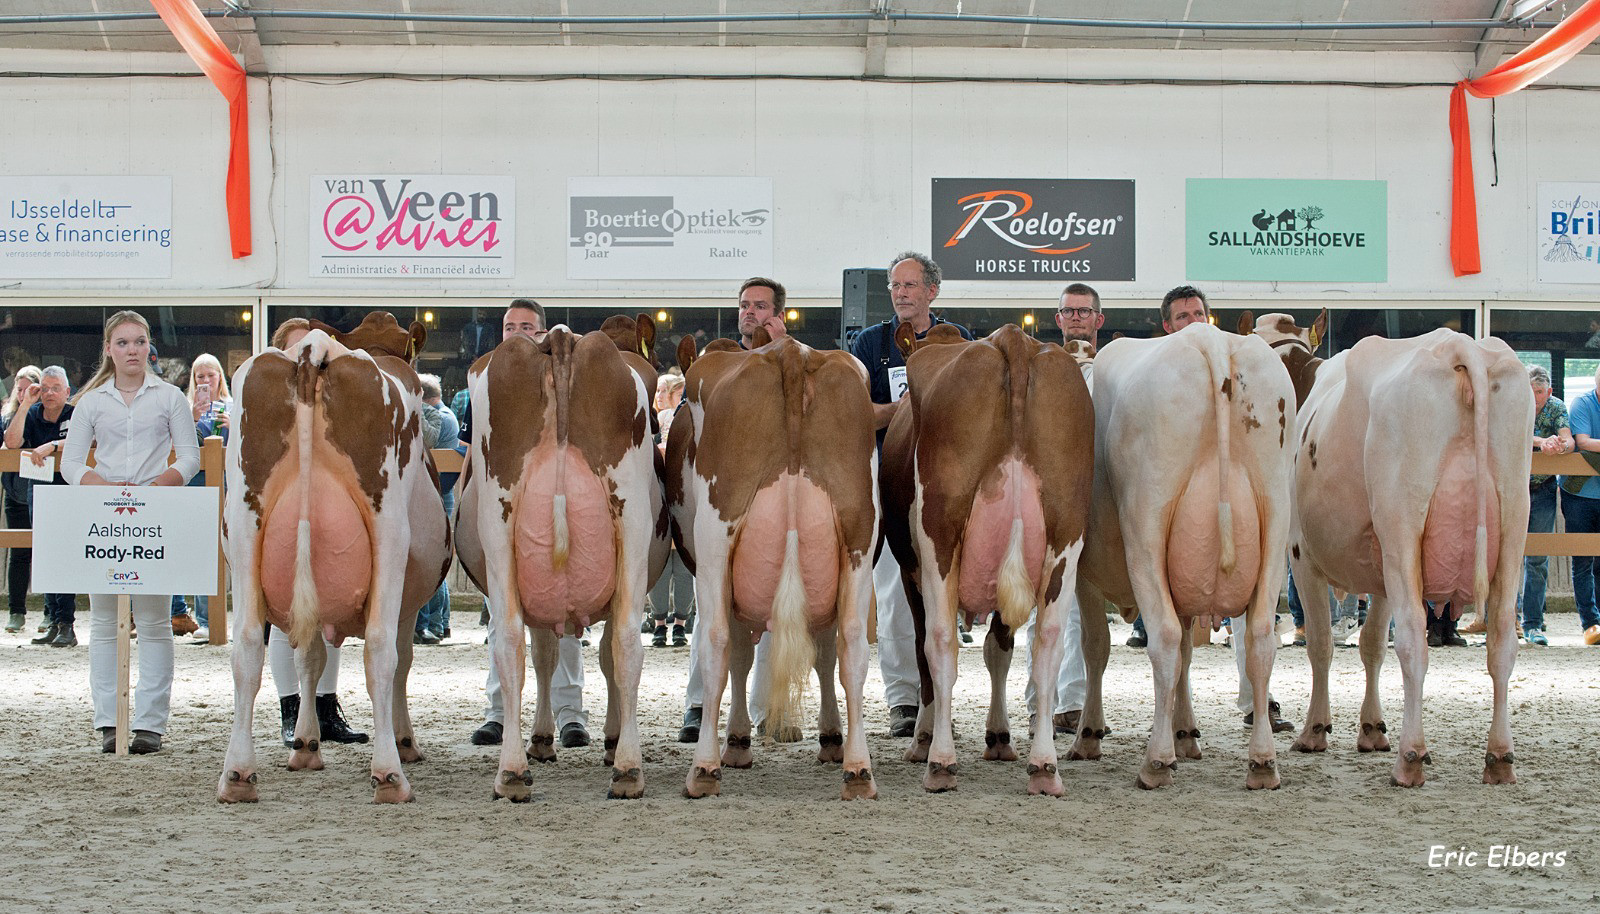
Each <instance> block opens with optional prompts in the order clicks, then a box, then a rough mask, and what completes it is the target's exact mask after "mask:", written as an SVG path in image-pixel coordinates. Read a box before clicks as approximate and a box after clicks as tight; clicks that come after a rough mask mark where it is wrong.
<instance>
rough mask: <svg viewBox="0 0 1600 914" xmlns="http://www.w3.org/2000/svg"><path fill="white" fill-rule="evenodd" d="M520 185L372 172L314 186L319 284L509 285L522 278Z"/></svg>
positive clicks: (314, 270) (499, 179) (316, 180)
mask: <svg viewBox="0 0 1600 914" xmlns="http://www.w3.org/2000/svg"><path fill="white" fill-rule="evenodd" d="M516 198H517V189H516V181H515V180H514V179H512V178H510V177H504V176H499V175H392V174H369V173H366V172H360V173H351V174H344V175H317V176H314V177H313V178H312V179H311V206H310V210H311V234H310V242H309V248H310V252H311V275H312V276H314V277H316V278H318V279H335V278H346V279H422V280H437V279H507V278H510V277H513V276H515V275H516V273H517V255H516V250H517V238H516V224H517V222H516V204H517V199H516Z"/></svg>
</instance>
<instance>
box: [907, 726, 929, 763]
mask: <svg viewBox="0 0 1600 914" xmlns="http://www.w3.org/2000/svg"><path fill="white" fill-rule="evenodd" d="M932 745H933V732H932V731H931V730H930V731H929V732H927V733H918V734H917V737H916V739H913V740H912V741H911V745H909V746H907V747H906V761H908V762H926V761H927V760H928V748H929V747H930V746H932Z"/></svg>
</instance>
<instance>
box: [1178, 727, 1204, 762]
mask: <svg viewBox="0 0 1600 914" xmlns="http://www.w3.org/2000/svg"><path fill="white" fill-rule="evenodd" d="M1175 735H1176V737H1177V740H1176V741H1175V742H1174V743H1173V746H1174V749H1173V753H1174V754H1175V755H1177V757H1178V758H1186V759H1198V758H1200V757H1201V756H1200V743H1199V742H1198V741H1199V739H1200V731H1199V730H1179V731H1178V732H1177V733H1176V734H1175Z"/></svg>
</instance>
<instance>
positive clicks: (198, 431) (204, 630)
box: [172, 352, 233, 641]
mask: <svg viewBox="0 0 1600 914" xmlns="http://www.w3.org/2000/svg"><path fill="white" fill-rule="evenodd" d="M188 393H189V411H190V412H191V413H193V414H194V432H195V437H196V438H197V439H198V440H199V441H200V443H202V444H204V443H205V440H206V439H207V438H210V437H211V436H213V435H216V436H219V437H221V438H222V440H223V442H224V443H226V442H227V440H228V409H229V408H230V407H231V406H232V405H233V395H232V394H230V393H229V392H228V378H227V376H226V375H224V374H223V373H222V363H221V362H219V361H217V357H216V356H214V355H212V354H211V353H209V352H204V353H201V354H200V355H198V356H196V357H195V360H194V364H192V365H190V366H189V392H188ZM207 481H208V480H207V479H206V473H205V470H201V471H200V472H198V473H196V474H195V475H194V478H193V479H191V480H189V485H191V486H204V485H205V484H206V483H207ZM183 597H184V595H183V594H176V595H174V596H173V598H172V599H173V607H172V609H173V616H172V633H173V634H174V635H185V634H192V635H194V637H195V638H196V640H202V641H203V640H207V639H209V637H210V632H209V631H208V628H209V626H210V623H211V619H210V615H209V613H208V612H207V609H208V608H209V606H210V597H209V596H207V595H206V594H198V595H196V596H195V598H194V616H193V617H191V616H190V615H189V607H188V605H187V604H186V603H185V602H184V599H183Z"/></svg>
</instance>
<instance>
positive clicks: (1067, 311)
mask: <svg viewBox="0 0 1600 914" xmlns="http://www.w3.org/2000/svg"><path fill="white" fill-rule="evenodd" d="M1056 313H1057V314H1064V315H1066V316H1067V317H1075V318H1077V319H1078V320H1080V321H1081V320H1086V319H1088V317H1089V315H1091V314H1099V313H1100V310H1099V309H1098V308H1057V309H1056Z"/></svg>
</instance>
